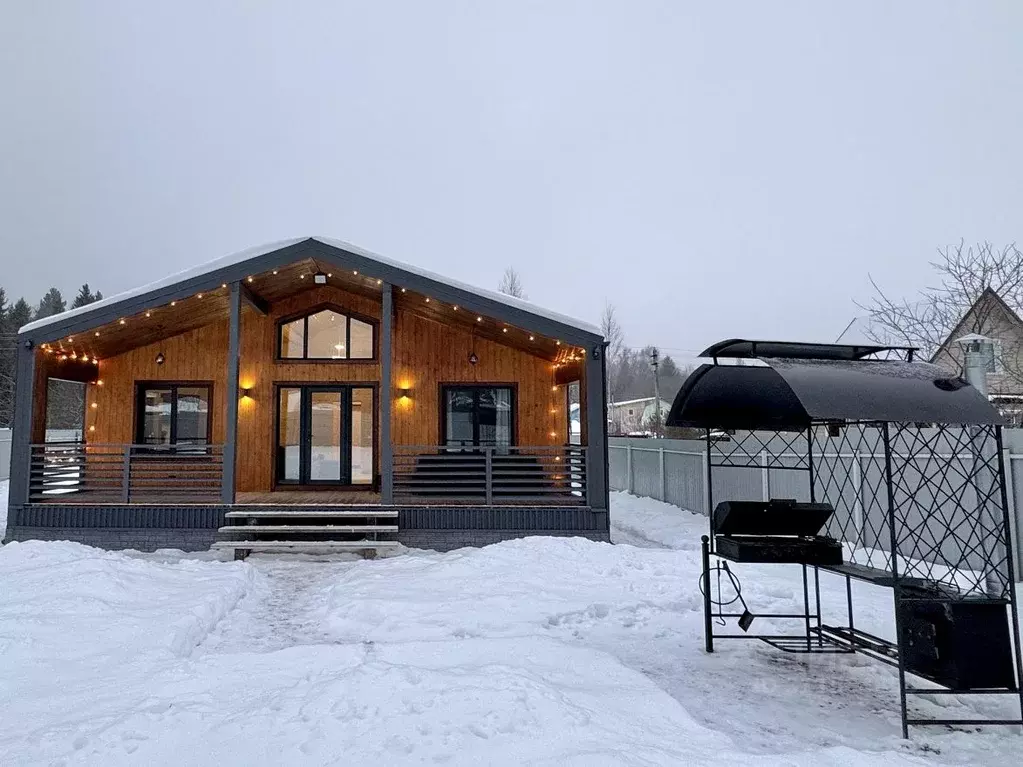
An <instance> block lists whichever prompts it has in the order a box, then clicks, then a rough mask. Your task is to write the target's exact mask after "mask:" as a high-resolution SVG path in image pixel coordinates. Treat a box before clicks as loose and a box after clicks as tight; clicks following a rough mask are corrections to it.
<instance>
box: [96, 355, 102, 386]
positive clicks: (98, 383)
mask: <svg viewBox="0 0 1023 767" xmlns="http://www.w3.org/2000/svg"><path fill="white" fill-rule="evenodd" d="M98 361H99V360H97V362H98ZM96 385H97V386H102V385H103V379H102V378H97V379H96Z"/></svg>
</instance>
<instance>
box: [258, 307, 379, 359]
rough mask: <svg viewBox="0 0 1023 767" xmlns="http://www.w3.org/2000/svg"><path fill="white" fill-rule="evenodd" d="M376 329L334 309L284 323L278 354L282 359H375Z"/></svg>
mask: <svg viewBox="0 0 1023 767" xmlns="http://www.w3.org/2000/svg"><path fill="white" fill-rule="evenodd" d="M374 330H375V329H374V326H373V324H372V323H370V322H364V321H363V320H359V319H356V318H355V317H349V316H348V315H346V314H342V313H340V312H336V311H334V310H332V309H323V310H321V311H318V312H314V313H312V314H309V315H307V316H305V317H299V318H298V319H295V320H290V321H289V322H284V323H281V325H280V329H279V333H278V339H277V343H278V354H279V356H280V358H281V359H307V360H369V359H373V357H374V351H375V344H374V338H373V334H374Z"/></svg>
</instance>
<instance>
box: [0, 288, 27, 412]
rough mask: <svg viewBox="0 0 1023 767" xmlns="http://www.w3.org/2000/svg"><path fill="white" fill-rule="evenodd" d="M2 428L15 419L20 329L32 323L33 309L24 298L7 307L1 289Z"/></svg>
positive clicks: (0, 365)
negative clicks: (18, 336) (18, 335)
mask: <svg viewBox="0 0 1023 767" xmlns="http://www.w3.org/2000/svg"><path fill="white" fill-rule="evenodd" d="M0 304H2V305H3V311H2V317H0V426H10V425H11V422H12V421H13V419H14V389H15V385H16V378H17V374H18V340H17V334H18V329H19V328H20V327H21V326H22V325H25V324H26V323H28V322H29V321H31V319H32V309H31V307H30V306H29V305H28V303H27V302H26V301H25V299H24V298H20V299H18V301H17V302H15V304H14V305H13V306H10V307H8V306H7V295H6V293H4V292H3V289H2V288H0Z"/></svg>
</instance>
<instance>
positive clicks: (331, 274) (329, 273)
mask: <svg viewBox="0 0 1023 767" xmlns="http://www.w3.org/2000/svg"><path fill="white" fill-rule="evenodd" d="M356 274H358V272H356ZM327 276H328V277H333V276H334V272H327Z"/></svg>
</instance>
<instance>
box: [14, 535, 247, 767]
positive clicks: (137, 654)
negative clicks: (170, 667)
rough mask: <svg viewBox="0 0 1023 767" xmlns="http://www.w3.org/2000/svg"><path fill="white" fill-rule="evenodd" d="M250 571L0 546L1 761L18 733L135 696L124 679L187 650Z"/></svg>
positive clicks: (64, 545)
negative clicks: (122, 681)
mask: <svg viewBox="0 0 1023 767" xmlns="http://www.w3.org/2000/svg"><path fill="white" fill-rule="evenodd" d="M254 577H255V573H254V571H253V570H252V568H250V567H248V566H247V565H244V564H241V563H239V564H237V565H236V564H234V563H231V564H226V563H222V564H212V563H205V562H190V561H182V562H180V563H177V564H158V563H153V562H147V561H142V560H137V559H133V558H132V557H130V556H127V555H125V554H119V553H116V552H108V551H102V550H100V549H94V548H90V547H88V546H82V545H80V544H77V543H68V542H59V543H44V542H39V541H30V542H27V543H10V544H7V545H6V546H3V547H2V548H0V584H2V588H0V657H2V659H3V660H2V663H0V700H3V701H5V703H4V706H3V708H4V721H5V727H4V731H3V733H2V734H0V763H4V764H11V763H13V760H12V759H11V758H10V755H11V754H14V753H17V751H16V750H11V747H10V740H9V739H10V738H17V737H18V732H19V730H20V731H21V734H24V732H26V731H31V730H32V728H34V727H36V726H38V725H39V724H40V723H41V722H46V721H52V720H53V718H54V717H56V718H58V719H60V718H61V717H66V716H72V717H77V718H87V717H88V716H89V714H90V710H91V709H92V708H93V707H94V706H99V707H100V708H102V706H103V701H105V700H117V699H119V698H121V697H122V696H123V697H124V698H125V700H126V701H128V702H136V701H137V697H136V696H137V693H135V692H134V691H132V690H131V689H130V688H128V689H122V685H121V680H123V678H124V676H125V675H126V674H127V675H129V676H130V675H142V676H145V675H147V674H148V673H150V672H151V670H152V668H154V667H156V666H158V665H159V664H161V663H167V662H174V661H175V660H176V659H179V658H181V657H184V656H187V655H188V653H190V652H191V651H192V649H193V648H194V647H195V646H196V645H197V644H198V643H199V642H200V641H202V639H203V638H204V637H205V636H206V634H207V633H209V631H210V630H211V629H212V627H213V626H214V625H215V624H216V622H217V621H218V620H219V619H220V618H221V617H223V615H224V614H225V613H226V612H227V611H228V610H230V609H231V608H232V607H233V606H234V605H235V603H237V601H238V599H239V598H240V597H241V596H242V595H243V594H244V593H245V592H246V591H247V590H248V589H249V587H250V584H251V582H252V580H253V578H254ZM5 751H6V752H7V754H8V757H7V758H4V757H3V754H4V752H5ZM30 761H31V760H30Z"/></svg>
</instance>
